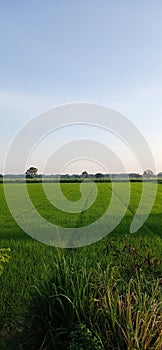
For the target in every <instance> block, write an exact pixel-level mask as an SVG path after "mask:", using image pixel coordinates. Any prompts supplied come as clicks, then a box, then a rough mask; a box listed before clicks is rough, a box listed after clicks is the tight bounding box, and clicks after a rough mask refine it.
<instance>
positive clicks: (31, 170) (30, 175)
mask: <svg viewBox="0 0 162 350" xmlns="http://www.w3.org/2000/svg"><path fill="white" fill-rule="evenodd" d="M37 174H38V169H37V168H35V167H34V166H31V167H30V168H29V169H28V170H27V171H26V177H27V178H30V179H33V178H34V177H36V176H37Z"/></svg>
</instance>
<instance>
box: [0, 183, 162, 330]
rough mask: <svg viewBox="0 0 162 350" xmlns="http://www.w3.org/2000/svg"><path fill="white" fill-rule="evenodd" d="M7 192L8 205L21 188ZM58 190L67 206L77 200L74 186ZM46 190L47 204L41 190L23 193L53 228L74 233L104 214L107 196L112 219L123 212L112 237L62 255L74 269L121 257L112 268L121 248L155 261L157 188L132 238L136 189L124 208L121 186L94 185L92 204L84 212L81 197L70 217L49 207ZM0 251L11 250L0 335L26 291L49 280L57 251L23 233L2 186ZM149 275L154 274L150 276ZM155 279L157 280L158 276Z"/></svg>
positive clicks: (51, 194) (159, 210) (52, 189)
mask: <svg viewBox="0 0 162 350" xmlns="http://www.w3.org/2000/svg"><path fill="white" fill-rule="evenodd" d="M7 186H9V188H10V191H11V193H12V197H13V201H14V198H16V195H17V193H19V195H20V196H21V191H23V186H25V185H24V184H8V185H7ZM85 186H87V190H86V193H87V194H88V193H89V194H90V193H91V191H92V189H91V185H90V184H88V183H87V184H85ZM61 188H62V192H63V194H64V196H65V198H66V199H68V200H70V201H71V202H72V203H74V201H76V200H79V199H80V198H81V192H80V184H77V183H74V184H61ZM147 189H148V190H147V193H146V194H145V197H146V202H147V200H148V201H149V198H150V196H152V191H153V187H152V185H151V184H149V183H148V184H147ZM46 190H47V193H48V199H47V197H46V196H45V193H44V191H43V187H42V184H28V193H29V195H30V198H31V200H32V202H33V205H34V206H35V207H36V209H37V210H38V212H39V213H40V214H41V216H43V217H44V218H46V219H47V220H48V221H50V222H52V223H55V224H56V225H58V226H59V225H60V226H64V227H80V226H86V225H88V224H90V223H92V222H94V221H96V220H98V219H99V218H100V217H102V215H103V214H104V212H105V211H106V209H107V208H108V206H109V204H110V202H111V199H112V195H113V196H114V199H115V205H116V212H115V213H119V212H120V208H121V207H122V208H124V207H125V215H124V216H123V218H122V220H121V222H120V223H119V224H118V225H117V227H116V228H115V229H114V230H113V232H111V233H110V234H108V235H107V236H105V237H104V238H103V239H101V240H100V241H98V242H96V243H93V244H92V245H89V246H86V247H82V248H77V249H65V253H66V254H67V255H68V259H70V260H69V261H71V263H73V264H78V266H79V264H81V262H82V261H83V259H84V260H86V261H87V264H88V266H89V268H90V267H91V266H94V265H95V264H103V265H104V264H105V266H107V265H108V264H114V265H115V264H122V263H123V261H124V257H123V256H122V258H121V259H119V261H118V262H117V261H116V258H114V251H115V253H116V254H117V249H118V250H119V251H121V250H122V249H123V247H134V248H133V249H136V250H137V251H138V254H139V259H140V256H142V254H145V250H146V248H147V254H149V256H150V257H156V259H157V260H159V259H161V255H162V185H160V184H159V185H158V186H157V193H156V198H155V202H154V205H153V207H152V210H151V213H150V215H149V216H148V218H147V220H146V222H145V224H144V225H143V226H142V227H141V228H140V229H139V230H138V231H137V232H136V233H130V232H129V228H130V225H131V222H132V220H133V217H134V215H135V212H136V210H137V207H138V204H139V201H140V198H141V193H142V183H131V195H130V200H129V201H128V205H127V184H125V183H117V184H116V185H115V186H114V188H112V185H111V183H97V190H98V195H97V197H96V200H95V201H94V203H93V204H92V205H91V206H90V207H89V208H88V209H85V208H86V206H87V202H86V201H87V198H89V196H87V197H86V198H85V201H83V202H80V212H78V213H73V214H71V213H67V212H64V211H61V209H58V208H54V207H53V205H52V203H54V199H57V189H56V184H46ZM67 208H68V207H67ZM22 213H23V209H22V212H21V214H20V215H23V214H22ZM114 215H115V214H114ZM0 247H6V248H7V247H9V248H11V253H10V261H9V263H8V264H6V266H5V267H4V272H3V274H2V276H1V277H0V284H1V286H0V289H1V292H0V329H3V327H5V325H6V324H7V325H8V324H9V325H10V327H11V328H12V325H13V327H15V322H16V323H17V322H18V317H19V316H18V315H19V313H20V312H22V311H23V310H25V308H26V307H27V304H28V299H29V291H30V288H31V286H32V285H33V284H35V283H37V281H38V279H43V278H47V276H48V275H50V274H51V271H52V269H53V268H54V264H55V257H56V253H58V249H57V248H55V247H51V246H47V245H45V244H43V243H40V242H38V241H36V240H34V239H32V238H31V237H30V236H28V235H27V234H26V233H25V232H23V230H22V229H21V228H20V227H19V226H18V225H17V223H16V222H15V220H14V219H13V217H12V215H11V213H10V211H9V209H8V206H7V203H6V200H5V195H4V188H3V185H2V184H1V185H0ZM60 251H61V249H60ZM131 259H134V257H133V258H131V257H130V262H129V261H127V264H128V265H129V263H130V264H131V263H133V261H134V260H131ZM141 261H142V258H141ZM141 264H142V262H141ZM128 270H129V269H128ZM155 270H156V269H155ZM151 273H154V272H153V271H151ZM155 273H156V272H155ZM157 273H158V274H159V270H158V272H157ZM126 277H127V276H126ZM17 324H18V323H17Z"/></svg>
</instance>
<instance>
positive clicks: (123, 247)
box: [0, 183, 162, 350]
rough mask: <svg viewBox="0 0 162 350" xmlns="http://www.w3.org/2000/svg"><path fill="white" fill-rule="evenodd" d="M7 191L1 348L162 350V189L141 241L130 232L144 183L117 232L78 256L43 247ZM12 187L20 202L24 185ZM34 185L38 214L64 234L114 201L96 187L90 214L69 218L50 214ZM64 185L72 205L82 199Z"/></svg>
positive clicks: (1, 241) (0, 242)
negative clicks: (17, 215) (20, 220)
mask: <svg viewBox="0 0 162 350" xmlns="http://www.w3.org/2000/svg"><path fill="white" fill-rule="evenodd" d="M2 186H3V185H1V187H0V198H1V203H0V205H1V208H0V224H1V225H0V246H1V247H3V248H10V249H11V251H10V253H9V255H10V260H9V261H8V263H7V264H5V266H4V270H3V274H2V275H1V276H0V286H1V293H0V344H1V345H0V349H33V350H34V349H67V350H79V349H80V350H81V349H86V350H88V349H89V350H91V349H94V350H95V349H98V350H99V349H102V350H103V349H114V350H115V349H121V350H124V349H132V350H136V349H141V350H142V349H146V350H147V349H155V350H160V349H161V343H162V334H161V333H160V332H161V328H162V319H161V311H162V304H161V286H162V274H161V272H162V265H161V251H162V233H161V232H162V220H161V217H162V202H161V196H162V186H161V185H158V192H157V196H156V201H155V204H154V207H153V209H152V213H151V215H150V216H149V218H148V219H147V222H146V223H145V225H144V226H143V227H142V228H141V229H140V230H139V231H138V232H137V233H136V234H129V226H130V223H131V221H132V217H133V215H134V213H135V211H136V208H137V206H138V203H139V199H140V196H141V189H142V187H141V184H140V183H133V184H132V193H131V199H130V203H129V208H128V210H127V212H126V215H125V217H124V218H123V220H122V221H121V223H120V225H118V226H117V227H116V229H115V230H114V232H112V233H111V234H110V235H108V236H107V237H105V238H104V239H102V240H101V241H100V242H97V243H94V244H92V245H90V246H87V247H83V248H77V249H58V248H54V247H49V246H45V245H43V244H41V243H40V242H37V241H35V240H33V239H31V238H30V237H29V236H27V235H26V234H25V233H24V232H23V231H22V230H21V229H20V228H19V227H18V226H17V225H16V223H15V221H14V219H13V218H12V216H11V214H10V212H9V210H8V208H7V204H6V202H5V198H4V193H3V187H2ZM8 186H12V190H13V195H14V191H17V190H19V191H20V187H21V186H23V185H20V184H17V185H16V184H9V185H8ZM28 186H29V188H28V190H29V193H30V196H31V198H32V201H33V203H34V205H35V206H36V207H37V210H39V212H40V214H41V215H43V216H44V217H46V218H47V219H48V220H50V221H52V222H55V223H56V224H63V225H64V226H65V227H68V225H69V226H71V225H72V224H73V226H74V227H75V226H79V222H80V224H81V225H85V224H87V223H88V222H90V220H94V219H95V218H98V217H100V216H101V215H102V214H103V212H104V209H105V206H107V205H108V204H109V202H110V199H111V184H102V183H101V184H98V189H99V192H98V193H99V194H98V198H97V200H96V203H95V204H94V205H93V206H92V207H91V209H89V210H87V211H86V212H85V213H83V214H82V215H80V214H73V215H70V214H69V215H67V214H66V215H65V213H61V212H60V211H59V210H58V209H53V208H52V205H50V204H49V202H48V201H47V200H46V198H45V196H44V193H43V191H42V186H41V184H30V185H28ZM49 186H53V185H51V184H49ZM62 186H63V188H62V189H63V192H64V194H65V195H66V196H67V198H69V199H71V200H76V199H77V198H79V196H80V192H79V184H63V185H62ZM120 186H124V184H120ZM52 193H53V192H52V187H51V195H52ZM149 195H150V192H149V184H148V196H149ZM80 220H81V221H80Z"/></svg>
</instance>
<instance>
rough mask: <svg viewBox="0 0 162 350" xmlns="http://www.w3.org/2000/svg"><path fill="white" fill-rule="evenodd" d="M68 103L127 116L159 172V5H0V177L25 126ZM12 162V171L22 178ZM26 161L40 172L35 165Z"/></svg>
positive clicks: (95, 0) (55, 0)
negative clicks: (14, 140)
mask: <svg viewBox="0 0 162 350" xmlns="http://www.w3.org/2000/svg"><path fill="white" fill-rule="evenodd" d="M72 102H92V103H97V104H103V105H107V106H110V107H111V108H113V109H116V110H119V111H120V112H121V113H122V114H124V115H126V116H127V117H129V118H130V120H132V121H133V122H134V123H135V124H136V126H137V127H138V128H139V129H140V131H141V132H142V134H143V135H144V137H145V138H146V141H147V142H148V144H149V146H150V148H151V150H152V153H153V156H154V159H155V164H156V168H157V172H158V171H162V158H161V150H162V1H161V0H155V1H152V0H151V1H150V0H137V1H128V0H123V1H121V0H109V1H108V0H68V1H67V0H60V1H59V0H46V1H43V0H41V1H40V0H39V1H38V0H28V1H20V0H19V1H17V0H15V1H9V0H6V1H1V2H0V125H1V128H0V173H3V163H4V158H5V154H6V150H7V148H8V146H9V144H10V142H11V140H12V138H13V137H14V135H15V134H16V133H17V132H18V130H19V129H20V128H21V127H22V125H23V124H24V123H25V122H27V121H28V120H30V119H31V118H33V117H34V116H36V115H38V114H39V113H41V112H42V111H45V110H46V109H49V108H52V107H54V106H56V105H60V104H64V103H72ZM126 154H127V153H125V159H124V160H123V161H124V162H125V163H127V164H126V165H127V168H128V170H132V171H134V170H136V166H133V163H131V169H129V166H128V159H127V157H126ZM19 161H20V160H19V159H16V156H15V168H16V169H14V167H13V166H11V169H10V171H11V172H19V171H21V167H19ZM33 162H35V164H34V165H36V166H37V167H38V168H39V169H40V171H41V170H42V164H41V159H38V164H37V158H35V159H34V158H33ZM31 165H33V164H31ZM83 166H84V164H83V163H82V167H83ZM50 170H51V172H52V169H49V172H50ZM54 170H55V171H56V172H57V168H56V169H54ZM73 170H74V172H75V167H74V169H71V170H70V171H73ZM77 170H78V171H79V168H77ZM83 170H84V169H83ZM88 170H89V171H90V170H91V168H89V169H88ZM92 170H94V171H95V170H96V169H92ZM99 170H100V169H99ZM110 171H111V169H110Z"/></svg>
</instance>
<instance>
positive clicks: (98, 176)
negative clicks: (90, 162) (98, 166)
mask: <svg viewBox="0 0 162 350" xmlns="http://www.w3.org/2000/svg"><path fill="white" fill-rule="evenodd" d="M95 177H96V179H100V178H101V177H104V174H102V173H97V174H95Z"/></svg>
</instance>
